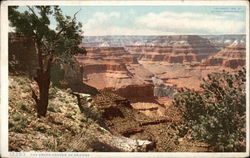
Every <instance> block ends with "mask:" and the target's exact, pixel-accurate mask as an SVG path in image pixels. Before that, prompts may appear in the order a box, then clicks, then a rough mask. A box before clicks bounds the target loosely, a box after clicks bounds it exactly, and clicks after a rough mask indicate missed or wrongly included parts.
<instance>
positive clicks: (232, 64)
mask: <svg viewBox="0 0 250 158" xmlns="http://www.w3.org/2000/svg"><path fill="white" fill-rule="evenodd" d="M245 63H246V48H245V45H244V44H242V43H240V42H239V41H234V43H233V44H231V45H229V46H227V47H226V48H225V49H223V50H221V51H219V52H218V53H216V54H215V55H212V56H210V57H209V58H208V59H206V60H204V61H203V64H205V65H208V66H224V67H229V68H232V69H235V68H237V67H239V66H244V65H245Z"/></svg>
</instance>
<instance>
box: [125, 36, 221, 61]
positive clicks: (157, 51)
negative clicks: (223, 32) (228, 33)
mask: <svg viewBox="0 0 250 158" xmlns="http://www.w3.org/2000/svg"><path fill="white" fill-rule="evenodd" d="M152 42H153V43H154V44H153V46H152V45H151V46H138V47H137V46H134V47H130V48H127V49H128V51H129V52H130V53H131V54H135V55H136V56H137V57H138V58H139V60H144V61H164V62H168V63H185V62H200V61H201V60H202V59H204V58H206V57H208V56H209V55H211V54H214V53H216V52H217V51H218V50H217V49H216V48H215V47H214V46H213V45H212V44H211V43H210V41H209V40H207V39H205V38H202V37H199V36H195V35H180V36H167V37H166V38H165V39H164V38H162V37H161V38H160V39H154V40H152ZM159 42H163V43H164V44H163V43H159Z"/></svg>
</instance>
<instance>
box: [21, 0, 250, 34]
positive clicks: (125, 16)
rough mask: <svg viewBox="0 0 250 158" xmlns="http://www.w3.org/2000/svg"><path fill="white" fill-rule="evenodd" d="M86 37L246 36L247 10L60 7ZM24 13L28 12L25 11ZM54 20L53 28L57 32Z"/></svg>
mask: <svg viewBox="0 0 250 158" xmlns="http://www.w3.org/2000/svg"><path fill="white" fill-rule="evenodd" d="M60 7H61V8H62V11H63V13H64V14H65V15H70V16H73V15H74V13H75V12H77V11H79V10H81V11H80V12H79V13H78V14H77V16H76V18H77V20H78V21H79V22H81V23H82V24H83V31H84V34H83V35H85V36H103V35H175V34H208V35H213V34H245V33H246V24H245V19H246V17H245V16H246V13H245V12H246V10H245V9H246V8H245V7H244V6H183V5H182V6H60ZM20 10H24V8H23V7H21V8H20ZM55 27H56V23H55V21H54V20H52V22H51V28H55Z"/></svg>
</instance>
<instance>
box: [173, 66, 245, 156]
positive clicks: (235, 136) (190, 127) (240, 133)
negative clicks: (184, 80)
mask: <svg viewBox="0 0 250 158" xmlns="http://www.w3.org/2000/svg"><path fill="white" fill-rule="evenodd" d="M245 82H246V70H245V69H244V68H243V69H242V70H238V72H236V73H229V72H223V73H214V74H211V75H208V79H206V80H204V83H203V84H202V85H201V88H202V91H201V92H197V91H194V90H189V89H183V90H181V91H180V93H179V94H178V96H176V98H175V101H174V103H175V105H176V106H178V107H179V109H180V110H181V112H182V114H183V117H184V120H183V122H182V127H181V128H180V130H181V131H182V133H187V131H189V132H191V133H192V138H193V139H195V140H199V141H203V142H206V143H208V144H210V145H212V146H213V148H214V149H213V150H214V151H222V152H223V151H230V152H233V151H245V150H246V90H245Z"/></svg>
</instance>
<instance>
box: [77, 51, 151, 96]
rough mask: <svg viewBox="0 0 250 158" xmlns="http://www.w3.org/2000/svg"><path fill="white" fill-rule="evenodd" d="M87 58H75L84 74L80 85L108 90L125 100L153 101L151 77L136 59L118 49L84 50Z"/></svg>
mask: <svg viewBox="0 0 250 158" xmlns="http://www.w3.org/2000/svg"><path fill="white" fill-rule="evenodd" d="M87 52H88V53H87V55H86V56H76V57H75V58H76V59H77V61H78V62H79V63H80V65H81V67H82V70H83V82H84V83H86V84H88V85H90V86H93V87H96V88H97V89H99V90H103V89H105V90H109V91H113V92H115V93H116V94H119V95H121V96H123V97H126V98H128V99H130V100H131V101H132V100H137V99H142V98H148V99H152V98H154V96H153V87H152V84H151V83H150V81H149V80H150V77H151V75H152V74H151V73H150V72H149V71H147V70H146V69H145V68H144V67H143V66H142V65H140V64H139V63H138V61H137V58H136V57H134V56H133V55H131V54H129V53H128V52H126V50H125V49H124V48H119V47H114V48H111V47H100V48H87Z"/></svg>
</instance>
